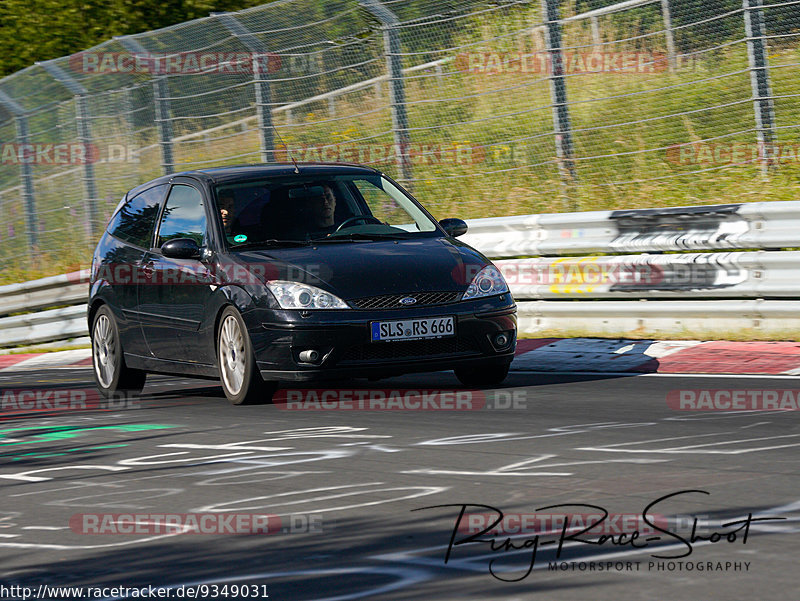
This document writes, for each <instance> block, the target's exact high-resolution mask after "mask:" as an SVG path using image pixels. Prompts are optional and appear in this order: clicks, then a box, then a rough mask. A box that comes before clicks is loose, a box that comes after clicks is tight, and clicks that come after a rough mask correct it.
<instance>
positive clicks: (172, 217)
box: [156, 185, 206, 247]
mask: <svg viewBox="0 0 800 601" xmlns="http://www.w3.org/2000/svg"><path fill="white" fill-rule="evenodd" d="M205 233H206V211H205V208H204V207H203V195H202V194H201V193H200V191H199V190H198V189H197V188H193V187H192V186H182V185H176V186H172V190H170V192H169V197H168V198H167V204H166V206H165V207H164V214H163V215H162V217H161V227H160V228H159V230H158V244H157V245H156V246H158V247H161V245H162V244H164V242H168V241H169V240H172V239H174V238H192V239H193V240H194V241H195V242H197V244H198V245H200V246H202V245H203V244H204V243H205V242H204V239H205Z"/></svg>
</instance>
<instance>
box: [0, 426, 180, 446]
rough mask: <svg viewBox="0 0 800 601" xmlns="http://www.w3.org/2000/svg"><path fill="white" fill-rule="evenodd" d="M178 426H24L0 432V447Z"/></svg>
mask: <svg viewBox="0 0 800 601" xmlns="http://www.w3.org/2000/svg"><path fill="white" fill-rule="evenodd" d="M177 427H179V426H175V425H170V424H123V425H120V426H94V427H89V428H80V427H77V426H51V427H45V428H42V427H37V426H26V427H24V428H8V429H5V430H0V447H10V446H18V445H23V444H36V443H42V442H55V441H59V440H66V439H69V438H75V437H78V436H83V435H84V434H85V433H87V432H97V431H102V430H109V431H113V430H116V431H120V432H143V431H147V430H163V429H166V428H177ZM31 430H33V431H40V433H39V434H36V435H34V436H33V437H32V438H31V440H19V441H15V442H2V441H3V440H4V439H6V438H13V435H14V434H21V433H24V432H27V431H31Z"/></svg>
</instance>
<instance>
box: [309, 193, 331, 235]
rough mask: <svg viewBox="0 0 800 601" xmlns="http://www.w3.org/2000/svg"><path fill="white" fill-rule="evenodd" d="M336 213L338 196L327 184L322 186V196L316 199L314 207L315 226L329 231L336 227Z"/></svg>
mask: <svg viewBox="0 0 800 601" xmlns="http://www.w3.org/2000/svg"><path fill="white" fill-rule="evenodd" d="M335 212H336V194H334V192H333V188H331V187H330V186H328V185H327V184H326V185H324V186H322V196H321V197H318V198H317V199H315V201H314V204H313V206H312V213H311V214H312V219H313V220H314V226H315V227H317V228H319V229H327V228H331V227H333V226H334V224H335V222H334V217H333V216H334V213H335Z"/></svg>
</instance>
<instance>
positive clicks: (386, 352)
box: [339, 336, 481, 364]
mask: <svg viewBox="0 0 800 601" xmlns="http://www.w3.org/2000/svg"><path fill="white" fill-rule="evenodd" d="M480 352H481V351H480V349H479V348H478V347H477V345H476V344H474V343H472V342H470V341H466V340H463V339H461V338H459V337H457V336H454V337H452V338H441V339H438V340H406V341H403V340H398V341H392V342H371V343H366V344H360V345H358V346H351V347H350V348H348V349H345V351H344V352H343V353H342V355H341V356H340V358H339V364H342V363H361V362H368V361H392V360H404V359H428V358H436V357H439V356H442V357H444V356H453V355H469V354H475V353H480Z"/></svg>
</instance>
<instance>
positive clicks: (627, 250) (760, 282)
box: [0, 201, 800, 347]
mask: <svg viewBox="0 0 800 601" xmlns="http://www.w3.org/2000/svg"><path fill="white" fill-rule="evenodd" d="M468 223H469V232H468V233H467V234H466V235H465V236H464V237H463V238H462V240H464V241H465V242H467V243H468V244H470V245H472V246H474V247H476V248H477V249H478V250H480V251H481V252H483V253H484V254H486V255H487V256H489V257H491V258H493V259H497V261H496V263H497V265H498V266H499V267H500V269H501V270H502V271H503V272H504V274H505V275H506V279H507V280H508V282H509V286H510V287H511V291H512V293H513V294H514V297H515V298H516V299H517V301H518V303H519V306H520V329H521V331H522V332H526V333H529V334H530V333H535V332H537V331H545V330H546V331H552V330H562V331H567V330H569V328H570V327H580V328H581V329H582V331H584V332H587V331H588V332H591V333H593V334H596V335H615V334H618V333H619V332H620V331H625V332H632V333H636V332H641V333H646V332H653V331H658V332H664V333H667V334H673V335H675V334H681V333H682V332H684V331H687V330H691V331H703V330H704V328H705V329H709V330H715V331H718V332H719V331H724V332H726V333H727V332H734V331H738V330H741V329H743V328H744V329H748V330H750V329H756V330H758V331H760V332H779V331H787V330H792V331H794V329H795V326H797V327H796V330H797V331H800V300H790V299H796V298H798V297H800V278H798V277H797V266H798V265H800V251H793V250H781V249H791V248H796V247H800V244H798V242H797V238H798V236H797V232H798V231H800V202H794V201H791V202H758V203H749V204H727V205H710V206H700V207H674V208H668V209H639V210H630V211H595V212H585V213H563V214H544V215H523V216H518V217H500V218H491V219H477V220H472V221H470V222H468ZM751 249H755V250H751ZM715 250H716V251H720V250H723V251H725V252H713V251H715ZM697 251H706V252H697ZM665 252H666V253H668V254H663V253H665ZM591 253H601V254H602V255H604V256H598V255H597V254H594V255H593V254H591ZM620 253H624V254H620ZM635 253H638V254H635ZM650 253H656V254H650ZM533 255H539V256H533ZM509 257H522V258H517V259H509ZM88 276H89V274H88V270H84V271H80V272H74V273H71V274H65V275H59V276H54V277H49V278H43V279H40V280H34V281H31V282H24V283H20V284H10V285H7V286H0V315H9V314H12V313H18V312H23V311H27V312H31V311H39V310H41V309H48V310H45V311H40V312H38V313H26V314H24V315H13V316H10V317H3V318H0V346H6V347H7V346H13V345H19V344H31V343H40V342H48V341H54V340H64V339H67V338H73V337H78V336H86V335H87V331H86V320H85V313H86V305H85V304H84V303H85V301H86V296H87V293H88V289H87V288H88V286H87V284H88ZM579 301H580V302H579ZM61 305H67V307H66V308H57V309H52V307H59V306H61ZM564 324H570V325H569V326H565V325H564Z"/></svg>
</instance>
